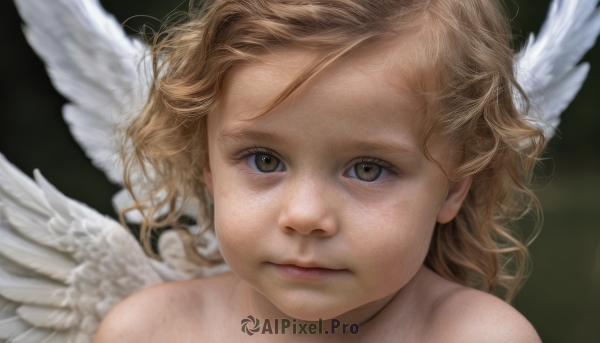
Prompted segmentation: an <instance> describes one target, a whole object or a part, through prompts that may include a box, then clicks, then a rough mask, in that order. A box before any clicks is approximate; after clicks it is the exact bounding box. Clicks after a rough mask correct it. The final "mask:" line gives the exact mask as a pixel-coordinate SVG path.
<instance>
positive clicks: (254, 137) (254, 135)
mask: <svg viewBox="0 0 600 343" xmlns="http://www.w3.org/2000/svg"><path fill="white" fill-rule="evenodd" d="M229 140H234V141H260V142H266V143H273V144H281V143H282V142H284V141H285V139H284V138H283V136H281V135H279V134H275V133H269V132H262V131H255V130H251V129H247V128H245V129H241V130H227V129H225V130H223V131H221V132H220V133H219V137H217V141H219V142H220V143H222V144H224V143H227V141H229Z"/></svg>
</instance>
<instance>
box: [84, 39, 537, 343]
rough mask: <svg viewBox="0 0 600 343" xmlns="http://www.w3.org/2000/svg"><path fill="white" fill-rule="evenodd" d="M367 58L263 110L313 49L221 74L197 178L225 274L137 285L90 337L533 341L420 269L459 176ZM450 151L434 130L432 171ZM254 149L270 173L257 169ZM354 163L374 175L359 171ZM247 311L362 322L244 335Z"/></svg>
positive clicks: (518, 322)
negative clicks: (211, 212)
mask: <svg viewBox="0 0 600 343" xmlns="http://www.w3.org/2000/svg"><path fill="white" fill-rule="evenodd" d="M377 56H380V55H372V54H371V55H369V53H363V54H362V55H361V54H357V55H355V56H352V57H350V58H347V59H344V60H343V61H342V62H340V63H337V64H336V65H335V66H333V67H332V68H329V69H327V70H325V71H324V72H322V73H320V74H318V75H317V76H316V77H314V78H312V79H311V80H309V81H308V82H307V83H305V84H304V85H302V86H301V88H300V89H298V90H297V91H296V92H295V93H294V94H293V95H292V96H291V97H290V98H288V99H286V100H285V101H284V102H283V103H281V104H280V105H278V106H277V107H276V108H275V109H273V110H272V111H269V112H268V113H266V114H264V115H259V114H260V113H261V111H262V109H263V108H264V106H266V105H267V104H268V103H269V102H270V101H271V100H272V99H273V98H274V97H275V96H276V95H277V94H278V93H279V92H280V91H281V90H282V89H283V88H284V87H285V86H286V85H287V84H288V83H289V82H290V81H291V80H293V78H294V76H295V75H297V74H298V73H299V72H301V71H302V69H303V68H304V67H305V66H306V65H307V64H308V63H310V60H311V58H312V57H314V56H311V55H310V54H308V53H305V52H299V51H285V52H281V53H278V54H277V55H276V56H272V58H269V59H267V61H266V62H265V63H260V64H251V65H244V66H238V67H236V68H234V69H233V70H232V71H231V72H230V73H229V74H228V76H227V79H226V82H225V84H226V87H225V90H224V95H223V99H222V101H221V104H220V106H219V107H218V108H217V109H216V110H215V111H213V112H211V113H210V114H209V115H208V118H207V124H208V150H209V164H208V166H207V167H206V169H205V171H204V172H205V177H206V180H207V183H208V187H209V190H210V192H211V194H212V195H213V197H214V202H215V229H216V233H217V238H218V240H219V244H220V248H221V252H222V254H223V257H224V258H225V260H226V261H227V263H228V265H229V266H230V267H231V269H232V271H233V273H228V274H225V275H222V276H218V277H213V278H209V279H204V280H191V281H188V282H180V283H169V284H163V285H159V286H157V287H153V288H150V289H148V290H144V291H142V292H140V293H138V294H136V295H134V296H133V297H131V298H129V299H127V300H125V301H124V302H122V303H121V304H119V305H118V306H117V307H116V308H115V309H114V310H113V311H112V312H111V314H109V316H108V317H107V319H106V320H105V321H104V322H103V324H102V326H101V328H100V330H99V331H98V335H97V338H96V342H109V341H110V342H112V341H115V340H117V339H118V340H119V341H131V342H137V341H140V342H155V341H156V342H166V341H169V342H192V341H193V342H198V341H210V342H214V341H226V342H234V341H245V340H249V339H253V340H255V341H285V342H294V341H310V342H320V341H327V342H336V341H342V340H343V341H345V342H347V341H358V342H360V341H373V340H377V341H383V342H388V341H389V342H391V341H398V340H399V338H400V337H401V338H402V339H401V341H405V342H413V341H414V342H454V341H456V342H459V341H460V342H470V341H473V342H539V338H538V337H537V334H536V333H535V330H534V329H533V328H532V327H531V325H530V324H529V323H528V322H527V320H526V319H525V318H523V317H522V316H521V315H520V314H519V313H518V312H517V311H516V310H514V309H513V308H512V307H510V306H509V305H507V304H506V303H504V302H503V301H501V300H499V299H497V298H495V297H493V296H491V295H488V294H485V293H482V292H479V291H476V290H473V289H470V288H467V287H464V286H462V285H458V284H455V283H453V282H450V281H448V280H446V279H444V278H442V277H440V276H439V275H437V274H435V273H434V272H432V271H431V270H429V269H427V268H426V267H425V266H424V265H423V261H424V259H425V256H426V254H427V251H428V249H429V244H430V240H431V236H432V233H433V229H434V227H435V223H436V222H440V223H446V222H448V221H450V220H452V219H453V218H454V217H455V216H456V214H457V212H458V210H459V209H460V206H461V204H462V202H463V200H464V198H465V196H466V194H467V192H468V189H469V186H470V182H471V179H470V178H469V177H468V178H465V179H464V180H462V181H460V182H458V183H451V182H449V181H448V180H447V179H446V178H445V177H444V176H443V174H442V173H441V172H440V170H439V169H438V167H437V166H436V165H435V164H434V163H432V162H430V161H429V160H428V159H427V158H426V157H425V156H424V155H423V154H422V152H421V149H420V144H421V141H422V134H423V127H422V123H421V118H420V116H419V112H418V111H416V110H415V108H417V107H416V104H414V103H413V100H412V98H411V95H410V93H409V92H408V91H406V90H405V88H404V87H402V86H403V85H401V84H398V82H397V80H396V79H394V80H391V79H390V76H389V75H391V74H390V72H389V71H390V65H389V64H388V63H387V62H386V61H384V60H381V59H380V58H379V57H377ZM359 62H360V63H359ZM400 69H401V68H400ZM400 71H401V70H400ZM403 89H404V91H402V90H403ZM446 149H447V145H446V142H445V140H444V138H443V137H442V136H439V137H437V138H436V139H434V141H433V142H432V145H431V151H432V152H433V156H434V157H435V158H436V159H437V160H438V161H440V162H441V163H442V165H443V163H444V161H445V156H446V155H447V150H446ZM257 155H258V161H259V162H260V161H261V159H263V158H267V159H268V161H269V162H270V164H268V166H276V167H277V168H275V171H272V172H265V169H264V168H262V169H261V168H259V166H258V164H257V163H256V161H257ZM262 161H264V160H262ZM357 164H358V167H357V168H358V169H355V166H356V165H357ZM365 164H366V165H367V169H370V171H371V172H372V173H371V174H368V173H366V174H361V173H360V171H361V168H363V169H362V171H363V172H364V171H365V170H366V169H364V167H363V166H364V165H365ZM263 167H264V165H263ZM378 168H381V169H378ZM379 170H381V173H380V174H379V176H378V177H377V178H376V179H375V180H366V179H365V178H364V175H371V176H372V175H376V174H377V173H376V172H378V171H379ZM373 171H375V172H373ZM361 178H362V179H361ZM290 264H293V265H297V266H303V267H321V268H327V269H332V270H335V271H334V272H332V273H331V275H329V276H327V277H324V278H320V279H318V280H305V279H298V278H295V277H291V276H290V275H289V274H286V272H285V271H286V270H288V269H285V268H286V267H285V266H286V265H287V266H288V267H289V265H290ZM282 266H284V268H283V269H282ZM149 299H152V301H149ZM249 314H251V315H253V316H255V317H257V318H261V319H264V318H271V319H273V318H290V319H291V318H296V319H297V323H304V324H310V323H314V322H315V321H317V320H318V319H319V318H323V319H324V320H325V325H324V326H325V327H330V325H331V323H330V322H329V321H328V319H330V318H338V319H339V320H340V321H341V322H343V323H356V324H358V325H359V327H360V331H359V334H357V335H329V336H325V335H322V336H314V335H304V336H302V335H298V336H293V335H285V336H284V335H255V336H254V337H249V336H247V335H245V334H244V333H242V332H240V324H239V323H240V319H242V318H246V317H247V316H248V315H249ZM124 318H136V322H135V323H133V322H129V321H131V320H132V319H128V320H124ZM174 318H177V320H174ZM139 323H145V325H143V327H144V329H140V324H139ZM216 328H219V329H218V330H217V329H216Z"/></svg>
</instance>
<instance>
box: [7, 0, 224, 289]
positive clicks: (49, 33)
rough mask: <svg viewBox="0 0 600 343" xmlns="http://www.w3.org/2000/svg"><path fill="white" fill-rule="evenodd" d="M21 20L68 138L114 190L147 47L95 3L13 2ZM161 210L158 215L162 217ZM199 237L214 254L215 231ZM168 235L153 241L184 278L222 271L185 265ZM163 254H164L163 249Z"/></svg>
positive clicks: (147, 80) (124, 197)
mask: <svg viewBox="0 0 600 343" xmlns="http://www.w3.org/2000/svg"><path fill="white" fill-rule="evenodd" d="M15 3H16V5H17V9H18V10H19V13H20V14H21V16H22V18H23V20H24V21H25V24H26V27H25V35H26V37H27V40H28V41H29V43H30V44H31V46H32V47H33V48H34V50H35V51H36V52H37V53H38V55H40V57H41V58H42V59H43V60H44V62H45V64H46V68H47V69H48V74H49V75H50V79H51V80H52V82H53V84H54V86H55V88H56V89H57V90H58V91H59V92H60V93H61V94H62V95H63V96H65V97H66V98H67V99H68V100H69V101H70V102H71V103H70V104H67V105H65V107H64V108H63V117H64V119H65V121H66V122H67V123H68V124H69V128H70V130H71V133H72V134H73V137H74V138H75V140H76V141H77V142H78V143H79V144H80V145H81V146H82V147H83V149H84V151H85V153H86V154H87V156H88V157H89V158H90V159H91V160H92V163H93V164H94V165H95V166H96V167H97V168H99V169H101V170H102V171H104V173H105V174H106V176H107V177H108V179H109V180H110V181H112V182H113V183H115V184H118V185H121V186H123V167H122V163H121V158H120V152H119V148H118V146H119V143H120V141H121V137H120V131H119V130H117V127H119V126H121V125H123V124H125V123H127V122H128V121H130V120H132V119H133V118H135V117H136V116H137V115H138V113H139V111H140V110H141V108H142V107H143V105H144V103H145V101H146V98H147V96H148V92H149V89H150V85H151V82H152V81H151V80H152V75H153V71H152V68H151V61H150V57H149V51H148V48H147V47H146V46H145V45H144V44H143V43H142V42H141V41H139V40H137V39H134V38H131V37H128V36H127V35H126V33H125V31H124V30H123V28H122V26H121V25H120V24H119V23H118V22H117V21H116V20H115V18H114V17H113V16H112V15H110V14H108V13H107V12H106V11H105V10H104V9H103V8H102V7H101V6H100V3H99V2H98V0H43V1H42V0H15ZM131 181H132V187H133V188H134V190H136V191H137V195H138V196H139V197H140V198H143V197H144V194H143V180H142V176H141V175H139V174H138V175H133V177H132V180H131ZM133 203H134V202H133V200H132V198H131V196H130V195H129V193H128V192H127V191H126V190H124V189H123V190H121V191H120V192H118V193H117V194H116V195H115V196H114V197H113V205H114V206H115V210H116V211H117V212H120V211H121V209H123V208H125V207H129V206H130V205H132V204H133ZM184 205H185V206H184V207H185V208H184V209H183V211H182V212H183V213H184V214H186V215H188V216H190V217H192V218H194V219H196V218H198V216H197V208H198V204H197V203H196V202H194V201H189V202H188V203H186V204H184ZM165 211H166V209H164V210H163V211H162V212H159V214H158V215H160V214H164V212H165ZM125 217H126V219H127V221H128V222H131V223H140V222H141V221H142V216H141V215H140V213H139V212H136V211H129V212H127V213H126V214H125ZM189 229H190V232H191V233H192V234H196V235H197V236H199V232H201V231H202V232H204V234H203V235H202V237H198V241H199V242H202V243H203V244H199V246H198V250H199V252H200V253H202V254H205V255H204V256H210V257H212V258H218V256H219V255H220V253H219V249H218V245H217V241H216V237H215V235H214V232H212V231H210V230H204V223H199V225H195V226H192V227H190V228H189ZM177 240H178V237H177V235H176V234H175V233H174V232H168V233H167V234H166V235H164V237H161V238H160V242H159V246H161V247H162V248H163V249H162V251H163V252H164V254H161V255H162V256H166V257H170V259H169V260H168V261H166V262H167V264H168V265H169V266H170V267H171V268H173V269H175V270H178V271H179V272H181V273H182V274H184V275H186V276H185V277H186V278H190V277H193V276H206V275H212V274H215V273H219V272H223V271H226V270H227V268H225V266H217V267H216V268H207V267H205V266H200V265H198V266H196V268H191V265H190V264H189V262H188V261H186V254H185V253H184V251H183V250H182V249H183V245H182V244H183V242H181V239H179V242H177ZM167 250H169V251H167Z"/></svg>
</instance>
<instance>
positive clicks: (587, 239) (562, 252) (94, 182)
mask: <svg viewBox="0 0 600 343" xmlns="http://www.w3.org/2000/svg"><path fill="white" fill-rule="evenodd" d="M40 1H43V0H40ZM564 1H570V0H564ZM549 2H550V1H549V0H527V1H525V0H519V1H507V2H506V4H505V5H506V8H507V10H508V12H509V13H510V17H511V18H513V20H512V26H513V32H514V34H515V36H516V40H517V41H518V42H519V43H518V44H523V42H524V41H525V38H526V37H527V35H528V33H529V32H531V31H534V32H537V30H538V29H539V27H540V25H541V23H542V21H543V20H544V18H545V15H546V11H547V9H548V5H549ZM185 3H186V2H184V4H185ZM102 4H103V5H104V6H105V8H106V9H107V10H108V11H109V12H112V13H113V14H115V16H116V17H117V19H118V20H119V21H120V22H123V21H125V20H126V19H128V18H130V17H132V16H134V15H148V16H152V17H156V18H164V17H165V15H167V14H168V13H169V12H170V11H171V10H173V9H174V8H176V7H177V6H178V5H180V3H179V2H176V1H167V0H157V1H147V0H146V1H144V0H103V1H102ZM180 8H182V9H183V8H184V7H180ZM146 22H149V23H154V24H155V26H156V25H157V21H156V20H153V19H150V18H149V17H145V18H144V17H138V18H134V19H132V20H130V21H128V23H127V25H128V26H129V27H131V28H134V29H138V28H140V27H141V25H142V24H144V23H146ZM21 24H22V23H21V21H20V19H19V17H18V15H17V12H16V10H15V7H14V5H13V4H12V2H11V1H7V0H4V1H2V2H0V42H1V53H0V152H2V153H3V154H4V155H5V156H6V157H7V158H8V159H9V160H10V161H12V162H13V163H15V164H16V165H17V166H18V167H19V168H21V169H22V170H23V171H25V172H26V173H28V174H29V175H31V173H32V171H33V169H35V168H39V169H40V170H41V171H42V172H43V174H44V175H45V176H46V177H47V178H48V179H49V180H50V182H52V183H53V184H54V185H56V186H57V187H58V189H60V190H61V191H63V192H64V193H65V194H66V195H68V196H70V197H73V198H75V199H78V200H80V201H83V202H85V203H87V204H88V205H90V206H92V207H94V208H96V209H98V210H99V211H100V212H102V213H105V214H108V215H112V216H114V212H113V210H112V207H111V204H110V198H111V196H112V194H114V193H115V192H116V191H117V189H118V188H117V187H116V186H114V185H112V184H110V183H109V182H108V181H107V180H106V178H105V177H104V174H103V173H102V172H100V171H98V170H96V169H95V168H94V167H92V165H91V164H90V163H89V161H88V160H87V158H86V157H85V155H84V154H83V152H82V150H81V149H80V148H79V147H78V145H77V144H76V143H75V142H74V141H73V139H72V138H71V136H70V134H69V132H68V130H67V126H66V125H65V124H64V122H63V120H62V118H61V107H62V105H63V104H64V103H65V100H64V99H63V98H62V97H61V96H60V95H59V94H58V93H57V92H56V91H55V90H54V89H53V88H52V85H51V84H50V82H49V80H48V77H47V76H46V73H45V70H44V66H43V64H42V63H41V62H40V60H39V59H38V58H37V57H36V55H35V54H34V53H33V51H32V50H31V49H30V48H29V46H28V45H27V43H26V42H25V40H24V38H23V34H22V31H21ZM129 32H130V33H133V31H131V30H130V31H129ZM584 60H586V61H589V62H590V63H591V65H592V69H591V72H590V75H589V77H588V80H587V81H586V83H585V85H584V87H583V89H582V90H581V92H580V94H579V95H578V96H577V98H576V99H575V101H574V102H573V103H572V104H571V106H570V107H569V109H568V110H567V111H566V112H565V113H564V114H563V120H562V123H561V125H560V133H559V137H556V138H554V139H553V140H552V141H551V142H550V144H549V146H548V150H547V153H546V157H547V158H548V159H547V160H546V161H545V162H544V165H543V168H540V170H539V172H538V173H537V174H538V175H537V177H536V178H535V180H534V185H533V188H534V189H535V190H536V193H537V194H538V196H539V197H540V200H541V202H542V204H543V206H544V214H545V221H544V226H543V228H542V232H541V234H540V236H539V237H538V239H537V240H536V241H535V242H534V243H533V244H532V246H531V247H530V250H531V254H532V257H533V272H532V274H531V276H530V278H529V280H528V281H527V282H526V284H525V286H524V288H523V289H522V291H521V292H520V293H519V295H518V297H517V299H516V301H515V305H516V307H517V309H518V310H519V311H521V312H522V313H523V314H524V315H525V316H526V317H527V318H528V319H529V320H530V321H531V323H532V324H533V325H534V326H535V328H536V329H537V330H538V332H539V334H540V336H541V337H542V340H543V341H544V342H547V343H552V342H569V343H570V342H600V224H599V221H598V220H597V218H598V216H600V44H599V46H597V47H596V48H594V49H593V50H592V51H591V52H590V53H588V54H587V56H586V57H585V59H584ZM523 226H524V227H525V230H526V228H527V223H524V225H523Z"/></svg>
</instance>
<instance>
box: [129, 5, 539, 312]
mask: <svg viewBox="0 0 600 343" xmlns="http://www.w3.org/2000/svg"><path fill="white" fill-rule="evenodd" d="M505 18H506V17H505V15H504V12H503V10H502V7H501V6H500V4H498V3H496V2H495V1H494V0H326V1H325V0H320V1H307V0H214V1H211V2H205V3H203V4H200V5H194V4H192V5H191V6H190V11H189V13H188V14H187V16H186V17H185V19H184V20H183V21H180V22H178V23H177V24H176V25H171V26H169V27H165V28H163V29H162V30H160V31H159V32H158V33H156V34H155V35H154V36H153V40H152V41H151V47H152V51H151V54H152V59H153V69H154V80H153V84H152V88H151V92H150V95H149V99H148V102H147V104H146V106H145V108H144V109H143V111H142V113H141V114H140V115H139V117H137V118H136V119H135V120H134V121H133V123H131V125H129V126H128V127H127V129H126V140H127V144H130V145H132V146H133V149H131V151H129V150H124V152H125V156H124V161H125V166H126V168H125V179H126V180H130V179H131V178H132V175H135V173H137V172H139V171H141V172H142V173H143V174H144V175H145V177H146V180H147V181H148V184H147V185H146V186H147V187H148V189H149V190H150V193H148V196H147V197H145V198H142V199H137V203H136V205H135V206H134V208H136V209H139V210H141V211H143V213H144V214H145V218H146V220H145V222H144V223H143V225H142V242H143V244H144V247H145V248H146V249H147V250H148V251H149V250H150V248H149V247H150V244H149V237H150V235H149V233H150V230H151V229H152V228H155V227H160V226H166V225H174V224H175V223H176V221H177V219H178V217H179V216H180V214H181V212H180V208H181V201H182V200H183V201H185V200H186V199H190V198H195V199H198V200H200V201H199V203H200V209H199V210H200V218H199V222H202V223H205V224H206V225H205V227H206V228H207V229H210V230H213V229H214V228H212V207H211V206H212V201H211V198H210V196H209V194H208V192H207V189H206V183H205V180H204V178H203V172H202V171H203V168H204V166H205V164H206V163H207V161H208V156H207V138H206V114H207V113H209V112H210V111H211V110H212V109H214V108H215V106H216V105H217V104H218V103H219V101H220V99H221V96H222V90H223V82H224V79H225V76H226V75H227V73H228V71H229V70H230V69H231V68H232V67H233V66H235V65H239V64H242V63H253V62H258V61H261V60H263V59H264V58H265V56H267V55H269V54H270V53H272V51H273V50H274V49H277V48H300V49H308V50H311V51H314V52H317V54H316V55H317V56H318V57H317V58H316V59H315V60H314V62H313V63H312V64H311V65H310V66H309V67H307V68H306V70H304V71H303V73H302V74H301V75H300V76H299V77H298V78H296V79H295V80H294V81H293V82H291V83H290V84H289V85H288V86H287V88H286V89H284V90H283V91H282V92H281V93H280V95H279V96H278V97H277V98H275V99H273V102H272V103H271V104H270V105H269V106H268V108H267V109H266V110H265V111H268V110H269V109H272V108H273V107H275V106H276V105H277V104H279V103H281V102H282V101H283V100H284V99H286V98H287V97H288V96H289V95H290V94H292V93H293V92H294V90H296V89H297V88H298V87H299V86H300V85H302V84H303V83H304V82H305V81H306V80H308V79H309V78H311V77H312V76H314V75H315V74H316V73H318V72H319V71H321V70H323V69H325V68H327V66H329V65H330V64H332V63H334V62H335V61H338V60H340V59H341V58H343V57H344V56H347V55H348V54H350V53H352V52H353V51H356V50H357V49H360V48H363V47H365V46H369V45H371V44H377V43H378V42H385V41H389V40H388V39H389V38H390V37H392V36H398V35H401V36H402V37H406V38H407V39H414V42H415V43H414V44H412V48H413V50H414V51H413V53H412V54H410V56H411V57H410V59H411V62H410V63H411V64H410V66H411V68H410V69H411V75H410V76H408V77H407V78H408V80H407V82H408V83H409V85H410V87H411V89H412V90H413V91H414V92H415V94H416V95H418V98H419V99H421V100H422V102H423V104H424V106H423V109H424V118H426V119H427V123H428V124H427V128H428V129H427V131H426V132H427V134H426V135H425V137H424V140H423V145H422V148H423V152H424V153H425V155H426V156H428V158H429V159H430V160H432V161H434V162H436V161H435V160H434V159H433V157H432V156H431V154H430V153H429V150H428V142H429V141H430V139H431V137H432V136H433V135H435V134H437V133H438V132H442V133H443V134H444V135H446V136H447V137H450V139H451V142H452V148H451V154H450V155H449V156H451V159H450V162H449V163H447V164H446V165H443V166H442V165H440V164H439V163H438V166H439V167H440V168H441V169H442V170H443V171H444V173H445V174H446V176H447V177H448V179H449V180H452V181H458V180H461V179H463V178H464V177H467V176H469V175H472V177H473V181H472V185H471V188H470V190H469V193H468V195H467V198H466V200H465V201H464V204H463V206H462V208H461V209H460V211H459V213H458V215H457V216H456V218H454V219H453V220H452V221H451V222H450V223H447V224H443V225H442V224H438V225H437V226H436V228H435V230H434V233H433V238H432V241H431V245H430V249H429V252H428V255H427V257H426V260H425V263H426V265H427V266H429V267H430V268H431V269H432V270H434V271H435V272H437V273H438V274H440V275H442V276H444V277H445V278H447V279H449V280H453V281H456V282H459V283H461V284H465V285H469V286H472V287H476V288H479V289H482V290H485V291H487V292H499V293H503V295H504V298H505V299H506V300H507V301H509V302H510V301H511V300H512V299H513V297H514V295H515V294H516V292H517V290H518V288H519V287H520V284H521V281H522V279H523V278H524V276H525V274H526V270H527V268H526V265H527V261H528V252H527V249H526V244H524V243H522V242H521V241H520V239H519V238H518V237H517V235H516V233H515V232H514V229H515V228H514V223H515V221H516V220H518V219H519V218H521V217H522V216H523V215H524V213H526V212H527V211H529V210H530V209H535V210H538V211H537V212H536V213H539V203H538V202H537V199H536V198H535V196H534V195H533V193H532V192H531V191H530V190H528V188H527V187H526V186H525V184H526V183H527V181H528V180H529V178H530V176H531V173H532V170H533V167H534V165H535V163H536V161H537V157H538V155H539V154H540V152H541V151H542V149H543V147H544V145H545V140H544V136H543V133H542V132H541V131H539V130H537V129H535V128H533V127H531V126H530V125H529V124H528V123H527V122H526V121H524V120H523V118H522V117H521V116H520V115H519V111H518V109H517V106H516V104H515V102H514V95H515V94H517V95H519V96H520V98H521V99H523V103H524V104H525V106H524V107H527V106H526V105H527V97H526V95H525V94H524V93H523V91H522V89H521V88H520V86H519V85H518V84H517V82H516V81H515V76H514V73H513V59H514V54H513V50H512V47H511V44H512V36H511V34H510V27H509V24H508V21H507V20H506V19H505ZM436 163H437V162H436ZM148 167H150V169H151V170H152V172H149V171H148ZM131 184H132V182H131V181H128V182H127V187H128V188H129V189H130V191H131V192H132V193H133V191H132V190H131ZM165 206H166V207H167V208H168V211H167V214H166V215H164V216H161V217H157V215H156V214H157V213H158V211H159V209H161V208H164V207H165ZM156 218H159V219H156Z"/></svg>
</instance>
